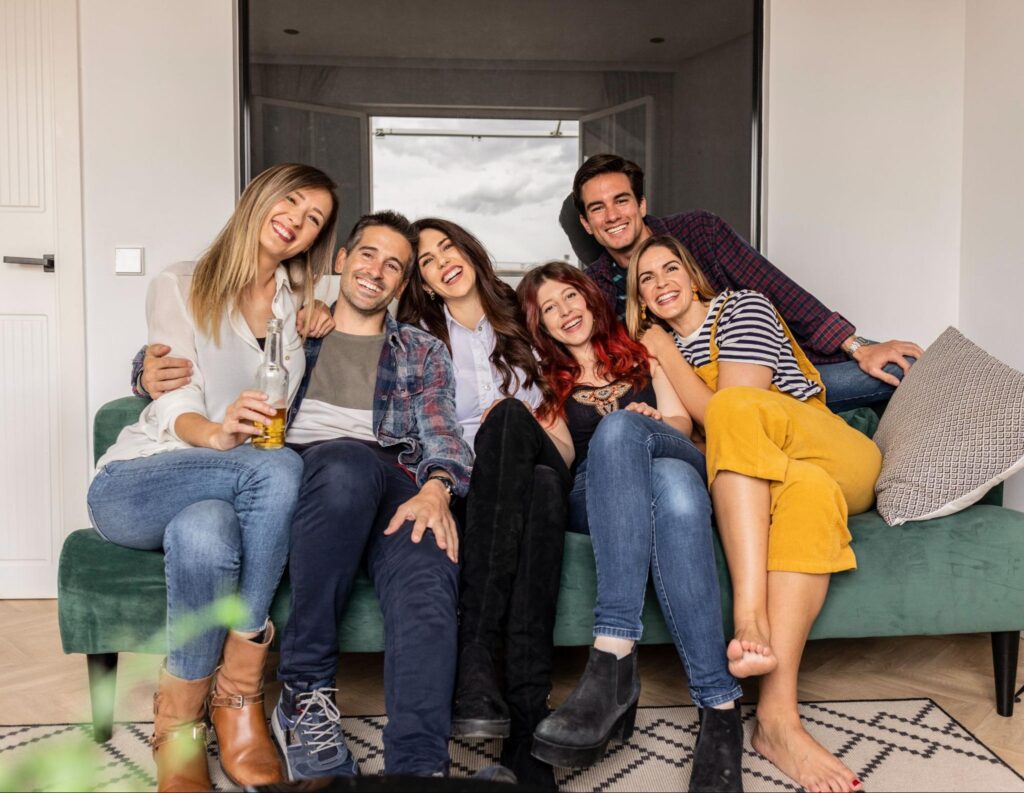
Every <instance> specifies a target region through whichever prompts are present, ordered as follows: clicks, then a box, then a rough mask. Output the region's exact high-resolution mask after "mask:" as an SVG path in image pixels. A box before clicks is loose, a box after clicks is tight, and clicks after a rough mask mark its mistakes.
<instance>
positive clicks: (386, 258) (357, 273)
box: [334, 225, 412, 315]
mask: <svg viewBox="0 0 1024 793" xmlns="http://www.w3.org/2000/svg"><path fill="white" fill-rule="evenodd" d="M411 263H412V246H411V245H410V244H409V241H408V240H407V239H406V238H405V237H403V236H402V235H401V234H399V233H398V232H397V231H395V230H394V229H392V228H389V227H388V226H380V225H375V226H367V227H366V228H365V229H363V232H362V234H361V236H360V238H359V240H358V241H357V242H356V244H355V245H354V246H353V249H352V250H351V251H348V250H346V249H345V248H342V249H341V250H340V251H338V258H337V260H336V261H335V263H334V271H335V272H336V273H340V274H341V298H342V299H343V300H344V301H345V302H347V303H348V304H349V305H350V306H352V308H354V309H355V310H356V311H358V312H359V313H361V314H366V315H372V314H379V313H382V312H384V311H385V310H386V309H387V307H388V303H390V302H391V301H392V300H393V299H395V298H396V297H398V295H399V294H401V291H402V288H403V287H404V286H405V283H406V281H407V275H408V269H409V267H410V266H411Z"/></svg>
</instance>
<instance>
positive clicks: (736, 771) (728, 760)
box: [690, 701, 743, 793]
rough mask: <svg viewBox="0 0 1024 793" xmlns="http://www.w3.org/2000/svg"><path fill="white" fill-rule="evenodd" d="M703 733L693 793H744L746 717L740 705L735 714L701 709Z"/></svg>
mask: <svg viewBox="0 0 1024 793" xmlns="http://www.w3.org/2000/svg"><path fill="white" fill-rule="evenodd" d="M697 713H698V714H699V717H700V732H699V733H697V745H696V746H695V747H694V750H693V772H692V773H691V774H690V791H691V793H704V791H709V792H710V793H735V792H737V791H738V793H742V791H743V764H742V760H743V714H742V713H741V711H740V703H739V702H738V701H737V702H736V706H735V707H734V708H732V709H731V710H715V709H714V708H700V709H698V711H697Z"/></svg>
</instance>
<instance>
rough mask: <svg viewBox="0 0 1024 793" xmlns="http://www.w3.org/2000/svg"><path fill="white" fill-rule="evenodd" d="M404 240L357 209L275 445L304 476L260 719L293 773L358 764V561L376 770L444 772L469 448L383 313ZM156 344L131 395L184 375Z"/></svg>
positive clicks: (447, 372)
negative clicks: (354, 612)
mask: <svg viewBox="0 0 1024 793" xmlns="http://www.w3.org/2000/svg"><path fill="white" fill-rule="evenodd" d="M416 245H417V235H416V232H415V231H414V230H413V228H412V226H411V224H410V223H409V221H408V220H407V219H406V218H405V217H403V216H402V215H399V214H398V213H395V212H378V213H376V214H373V215H365V216H363V217H362V218H360V220H359V222H358V223H357V224H356V226H355V228H353V230H352V232H351V233H350V234H349V238H348V240H347V242H346V243H345V246H344V247H343V248H342V249H341V251H340V252H339V254H338V259H337V262H336V263H335V271H336V272H338V273H339V274H340V275H341V289H340V291H339V295H338V301H337V303H335V305H334V306H333V309H332V316H333V324H334V330H333V332H330V333H328V334H327V335H326V336H324V337H323V338H313V337H312V336H311V337H309V338H308V339H307V341H306V344H305V355H306V369H305V373H304V376H303V379H302V382H301V384H300V385H299V389H298V392H297V393H296V396H295V399H294V401H293V403H292V406H291V408H290V410H289V413H288V435H287V439H288V445H289V446H290V447H291V448H293V449H295V450H296V451H297V452H299V454H300V455H301V456H302V458H303V463H304V470H303V480H302V487H301V489H300V491H299V504H298V506H297V508H296V512H295V516H294V518H293V520H292V537H291V546H290V548H289V568H288V573H289V579H290V581H291V588H292V602H291V613H290V615H289V618H288V625H287V627H286V628H285V631H284V633H283V635H282V637H281V662H280V665H279V667H278V677H279V678H280V679H281V680H282V681H283V682H284V684H285V685H284V689H283V691H282V694H281V700H280V702H279V703H278V705H277V707H276V708H275V709H274V713H273V716H272V725H271V726H272V729H273V733H274V737H275V739H276V740H277V742H278V744H279V746H280V748H281V753H282V755H283V757H284V759H285V763H286V766H287V770H288V776H289V777H290V778H291V779H292V780H298V779H309V778H316V777H328V776H347V775H354V774H356V773H358V769H357V767H356V763H355V760H354V759H353V757H352V755H351V753H350V752H349V750H348V747H347V746H346V743H345V736H344V734H343V732H342V729H341V721H340V718H341V714H340V712H339V710H338V707H337V703H336V701H335V691H336V690H335V682H334V681H335V676H336V673H337V664H338V619H339V617H340V615H341V614H342V613H344V610H345V605H346V603H347V600H348V597H349V594H350V592H351V591H352V585H353V582H354V581H355V578H356V575H357V574H358V572H359V570H360V567H361V566H363V564H364V562H365V567H366V569H367V572H368V573H369V576H370V578H371V580H372V581H373V584H374V589H375V590H376V592H377V597H378V600H379V601H380V605H381V610H382V612H383V615H384V631H385V643H386V649H385V660H384V690H385V707H386V710H387V715H388V724H387V726H386V727H385V728H384V763H385V770H386V772H387V773H389V774H411V775H418V776H430V775H434V774H438V773H441V774H445V773H447V771H448V764H449V756H448V735H449V731H450V722H451V701H452V694H453V689H454V685H455V666H456V656H457V641H458V637H457V630H458V620H457V607H458V579H459V571H458V541H459V540H458V532H457V529H456V525H455V521H454V519H453V517H452V514H451V511H450V509H449V506H450V503H449V502H450V500H451V499H452V498H453V497H454V496H464V495H465V494H466V491H467V490H468V488H469V474H470V466H471V465H472V452H471V450H470V448H469V446H468V445H467V444H466V443H465V441H464V440H463V439H462V430H461V428H460V426H459V424H458V422H457V420H456V418H455V389H454V385H453V384H454V382H455V378H454V374H453V370H452V362H451V357H450V355H449V353H448V350H447V348H446V347H445V346H444V344H443V343H442V342H441V341H439V340H438V339H436V338H435V337H433V336H431V335H430V334H428V333H426V332H424V331H422V330H420V329H419V328H414V327H412V326H411V325H405V324H402V323H399V322H396V321H395V320H394V319H393V318H392V317H391V316H390V314H388V311H387V307H388V304H389V303H390V302H391V301H392V300H393V299H395V298H397V297H398V296H399V295H400V294H401V291H402V289H404V288H405V286H406V284H407V283H408V279H409V274H410V269H411V268H412V267H413V266H414V261H415V251H416ZM168 352H169V350H168V349H167V347H166V345H151V347H150V349H149V351H148V354H146V353H147V351H146V350H145V348H144V349H143V350H141V351H140V352H139V355H138V356H136V360H135V362H134V370H133V376H132V384H133V390H134V391H135V393H136V395H137V396H153V397H154V398H157V397H159V396H160V395H161V394H163V393H166V392H167V391H171V390H173V389H174V388H177V387H180V386H182V385H185V384H186V383H187V382H188V377H189V372H188V369H187V364H188V361H186V360H184V359H174V358H172V357H171V356H169V355H168V354H167V353H168ZM170 352H173V351H170ZM144 356H145V357H144ZM428 531H429V534H428ZM431 535H432V539H431Z"/></svg>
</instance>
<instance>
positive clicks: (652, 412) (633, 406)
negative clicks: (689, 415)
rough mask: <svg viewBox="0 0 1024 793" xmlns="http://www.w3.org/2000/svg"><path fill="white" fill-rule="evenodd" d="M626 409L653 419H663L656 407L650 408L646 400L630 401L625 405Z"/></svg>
mask: <svg viewBox="0 0 1024 793" xmlns="http://www.w3.org/2000/svg"><path fill="white" fill-rule="evenodd" d="M626 410H631V411H633V412H634V413H639V414H640V415H641V416H650V417H651V418H652V419H654V420H655V421H663V420H664V417H663V416H662V415H661V413H660V412H659V411H658V409H657V408H652V407H651V406H650V405H648V404H647V403H646V402H630V403H629V404H628V405H626Z"/></svg>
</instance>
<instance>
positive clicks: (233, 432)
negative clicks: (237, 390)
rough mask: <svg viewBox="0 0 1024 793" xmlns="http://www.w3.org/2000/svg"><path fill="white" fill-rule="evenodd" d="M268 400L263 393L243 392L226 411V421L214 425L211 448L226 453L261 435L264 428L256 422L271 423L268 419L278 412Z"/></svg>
mask: <svg viewBox="0 0 1024 793" xmlns="http://www.w3.org/2000/svg"><path fill="white" fill-rule="evenodd" d="M266 400H267V395H266V394H264V393H262V392H261V391H243V392H242V393H241V395H240V396H239V397H238V399H236V400H235V401H234V402H232V403H231V404H230V405H228V409H227V410H226V411H224V421H222V422H221V423H220V424H214V425H213V426H214V430H213V432H212V433H211V434H210V439H209V440H210V444H209V445H210V448H211V449H219V450H220V451H223V452H226V451H228V450H229V449H234V448H235V447H236V446H241V445H242V444H243V443H245V442H246V440H248V439H249V438H254V437H256V436H257V435H259V434H260V433H261V432H262V428H261V427H260V426H257V424H256V422H259V424H260V425H262V424H264V423H269V422H268V421H267V419H269V418H273V417H274V413H275V412H276V411H275V410H274V408H272V407H271V406H270V405H269V404H268V403H267V401H266Z"/></svg>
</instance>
